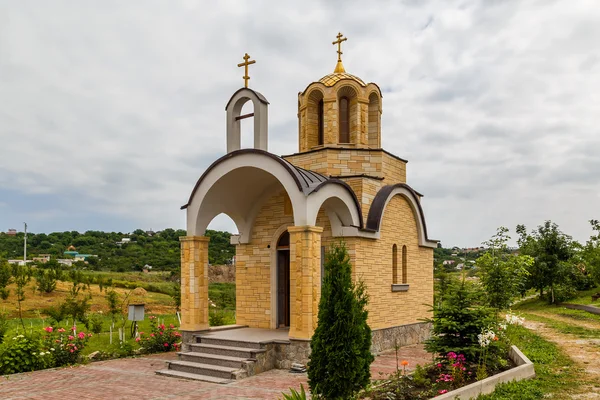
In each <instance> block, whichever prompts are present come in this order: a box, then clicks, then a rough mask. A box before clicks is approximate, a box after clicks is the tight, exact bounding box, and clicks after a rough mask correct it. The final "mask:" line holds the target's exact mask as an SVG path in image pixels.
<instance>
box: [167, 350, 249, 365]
mask: <svg viewBox="0 0 600 400" xmlns="http://www.w3.org/2000/svg"><path fill="white" fill-rule="evenodd" d="M177 354H178V355H179V359H180V360H181V361H191V362H196V363H201V364H209V365H219V366H221V367H230V368H242V367H243V365H244V363H247V362H251V361H249V360H248V359H247V358H243V357H230V356H224V355H217V354H208V353H198V352H196V353H194V352H191V353H177Z"/></svg>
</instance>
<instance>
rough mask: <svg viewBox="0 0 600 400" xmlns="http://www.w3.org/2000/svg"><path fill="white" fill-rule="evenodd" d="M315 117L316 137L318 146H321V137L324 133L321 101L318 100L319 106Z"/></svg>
mask: <svg viewBox="0 0 600 400" xmlns="http://www.w3.org/2000/svg"><path fill="white" fill-rule="evenodd" d="M317 116H318V119H319V136H318V145H319V146H322V145H323V135H324V132H325V121H324V119H323V99H321V100H319V105H318V107H317Z"/></svg>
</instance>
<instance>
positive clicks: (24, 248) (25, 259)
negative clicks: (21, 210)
mask: <svg viewBox="0 0 600 400" xmlns="http://www.w3.org/2000/svg"><path fill="white" fill-rule="evenodd" d="M23 224H24V225H25V242H24V243H23V262H25V264H27V222H23Z"/></svg>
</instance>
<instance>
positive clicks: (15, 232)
mask: <svg viewBox="0 0 600 400" xmlns="http://www.w3.org/2000/svg"><path fill="white" fill-rule="evenodd" d="M6 234H7V235H8V236H17V230H16V229H12V228H11V229H9V230H8V231H7V232H6Z"/></svg>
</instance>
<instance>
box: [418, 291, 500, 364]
mask: <svg viewBox="0 0 600 400" xmlns="http://www.w3.org/2000/svg"><path fill="white" fill-rule="evenodd" d="M481 297H482V292H481V289H480V287H479V286H475V285H470V284H468V283H467V282H465V280H464V279H463V280H462V281H461V282H456V281H454V282H453V283H452V284H451V285H450V288H449V290H448V291H447V293H446V296H445V298H444V300H443V301H442V304H441V305H440V306H439V307H437V308H436V309H434V316H433V318H432V319H429V320H428V322H431V323H433V330H432V336H431V338H430V339H428V340H427V341H426V342H425V349H426V350H427V351H428V352H430V353H435V354H437V355H438V358H440V362H445V361H446V360H445V358H444V356H445V355H446V354H448V353H451V352H452V353H456V354H463V355H464V356H465V357H466V360H467V362H477V360H478V358H479V354H480V347H481V346H480V345H479V339H478V335H479V334H481V332H482V331H484V330H486V329H487V328H488V327H490V326H493V325H494V324H495V314H494V312H493V310H492V309H491V308H488V307H485V306H483V305H482V301H483V300H482V298H481Z"/></svg>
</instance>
